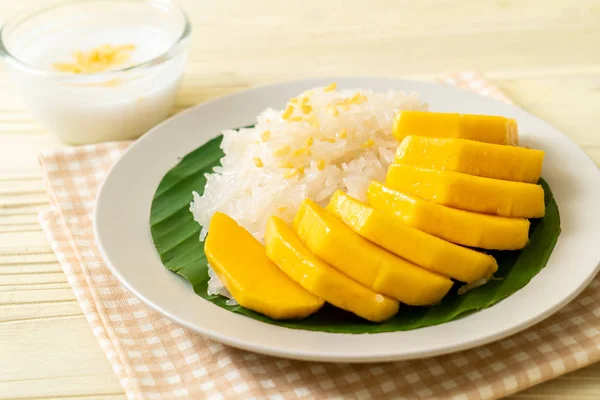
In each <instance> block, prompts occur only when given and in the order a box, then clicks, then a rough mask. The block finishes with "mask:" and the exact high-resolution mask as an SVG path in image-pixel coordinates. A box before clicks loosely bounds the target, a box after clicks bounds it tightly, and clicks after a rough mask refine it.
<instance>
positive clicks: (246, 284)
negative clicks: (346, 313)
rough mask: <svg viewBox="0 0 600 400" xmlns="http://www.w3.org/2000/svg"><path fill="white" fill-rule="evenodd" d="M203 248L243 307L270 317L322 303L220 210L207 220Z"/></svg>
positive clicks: (294, 314)
mask: <svg viewBox="0 0 600 400" xmlns="http://www.w3.org/2000/svg"><path fill="white" fill-rule="evenodd" d="M204 252H205V253H206V257H207V258H208V262H209V263H210V265H211V266H212V267H213V269H214V271H215V272H216V274H217V275H218V276H219V279H221V282H223V284H224V285H225V287H226V288H227V290H229V293H231V295H232V296H233V298H234V299H235V300H236V301H237V302H238V303H239V304H240V305H242V306H243V307H246V308H248V309H250V310H253V311H256V312H258V313H261V314H264V315H266V316H268V317H271V318H273V319H298V318H304V317H307V316H309V315H310V314H312V313H314V312H316V311H317V310H318V309H319V308H321V307H322V306H323V304H324V302H323V300H321V299H320V298H318V297H317V296H315V295H313V294H311V293H309V292H308V291H307V290H306V289H304V288H302V287H301V286H300V285H298V284H297V283H296V282H294V281H293V280H292V279H290V278H289V277H288V276H287V275H285V274H284V273H283V272H281V270H280V269H279V268H277V266H276V265H275V264H273V262H271V260H269V258H268V257H267V254H266V252H265V248H264V246H263V245H261V244H260V243H259V242H258V240H256V239H255V238H254V237H253V236H252V235H251V234H250V233H249V232H248V231H246V230H245V229H244V228H242V227H241V226H239V225H238V224H237V223H236V222H235V221H234V220H233V219H231V218H230V217H228V216H227V215H225V214H223V213H220V212H217V213H215V214H214V215H213V217H212V219H211V221H210V232H209V233H208V237H207V238H206V242H205V244H204Z"/></svg>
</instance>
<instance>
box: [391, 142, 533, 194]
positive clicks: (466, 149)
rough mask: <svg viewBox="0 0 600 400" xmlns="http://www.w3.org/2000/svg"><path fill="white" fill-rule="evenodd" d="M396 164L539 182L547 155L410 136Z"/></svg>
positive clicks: (400, 149)
mask: <svg viewBox="0 0 600 400" xmlns="http://www.w3.org/2000/svg"><path fill="white" fill-rule="evenodd" d="M395 162H396V163H397V164H410V165H414V166H416V167H421V168H429V169H443V170H447V171H454V172H462V173H464V174H469V175H476V176H482V177H485V178H494V179H503V180H506V181H515V182H527V183H536V182H537V181H538V179H540V175H541V173H542V164H543V162H544V152H543V151H541V150H533V149H526V148H523V147H516V146H502V145H499V144H489V143H481V142H476V141H473V140H464V139H448V138H430V137H423V136H407V137H405V138H404V140H402V143H400V146H398V149H397V151H396V159H395Z"/></svg>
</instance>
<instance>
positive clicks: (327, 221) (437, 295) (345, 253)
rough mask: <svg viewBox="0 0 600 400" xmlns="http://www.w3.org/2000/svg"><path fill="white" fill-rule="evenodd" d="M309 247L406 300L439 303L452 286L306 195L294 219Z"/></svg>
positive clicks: (354, 276)
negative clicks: (354, 229)
mask: <svg viewBox="0 0 600 400" xmlns="http://www.w3.org/2000/svg"><path fill="white" fill-rule="evenodd" d="M294 230H295V231H296V234H297V235H298V236H299V237H300V239H301V240H302V241H303V242H304V244H305V245H306V247H308V249H309V250H310V251H311V252H312V253H314V254H315V255H316V256H318V257H319V258H321V259H323V260H325V261H326V262H328V263H329V264H331V265H332V266H334V267H335V268H337V269H338V270H340V271H341V272H343V273H345V274H346V275H348V276H349V277H350V278H352V279H354V280H356V281H358V282H359V283H362V284H363V285H365V286H367V287H369V288H371V289H372V290H374V291H375V292H377V293H382V294H385V295H388V296H390V297H392V298H394V299H396V300H399V301H400V302H402V303H405V304H409V305H413V306H425V305H430V304H436V303H438V302H439V301H440V300H441V299H442V298H443V297H444V296H445V295H446V293H447V292H448V290H449V289H450V287H451V286H452V281H451V280H450V279H449V278H447V277H445V276H442V275H440V274H437V273H435V272H432V271H428V270H426V269H423V268H421V267H418V266H416V265H414V264H412V263H410V262H408V261H406V260H404V259H402V258H399V257H398V256H395V255H394V254H392V253H390V252H388V251H387V250H384V249H382V248H381V247H379V246H376V245H374V244H373V243H371V242H369V241H368V240H366V239H364V238H362V237H361V236H360V235H358V234H357V233H355V232H353V231H352V230H351V229H350V228H348V227H347V226H346V225H345V224H344V223H343V222H342V221H340V220H338V219H337V218H335V217H334V216H333V215H331V214H329V213H328V212H327V211H325V210H324V209H323V208H321V207H319V206H318V205H317V204H315V203H314V202H313V201H312V200H309V199H306V200H305V201H304V202H303V203H302V205H301V206H300V209H299V210H298V213H297V214H296V217H295V219H294Z"/></svg>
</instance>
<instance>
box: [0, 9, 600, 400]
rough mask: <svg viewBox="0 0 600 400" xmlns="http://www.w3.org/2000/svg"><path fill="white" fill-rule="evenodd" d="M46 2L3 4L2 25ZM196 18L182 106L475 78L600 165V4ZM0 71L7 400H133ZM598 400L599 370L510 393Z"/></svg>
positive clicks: (35, 147) (40, 145)
mask: <svg viewBox="0 0 600 400" xmlns="http://www.w3.org/2000/svg"><path fill="white" fill-rule="evenodd" d="M46 3H48V2H47V1H45V0H44V1H39V0H20V1H19V2H15V1H13V0H0V10H1V11H2V13H1V14H2V15H1V16H0V18H3V17H5V16H7V15H8V14H10V13H12V12H14V11H17V6H18V7H19V8H21V7H27V6H32V5H35V6H40V5H42V4H46ZM179 3H180V4H181V5H182V6H183V7H184V8H185V9H186V10H187V12H188V13H189V14H190V17H191V19H192V21H193V24H194V36H193V40H192V43H191V49H190V59H189V62H188V66H187V70H186V74H185V79H184V82H183V86H182V88H181V91H180V93H179V97H178V100H177V106H176V108H175V110H174V112H175V113H176V112H179V111H181V110H183V109H185V108H187V107H190V106H192V105H195V104H198V103H201V102H203V101H206V100H209V99H212V98H215V97H218V96H222V95H225V94H229V93H234V92H237V91H240V90H243V89H246V88H249V87H253V86H257V85H261V84H267V83H272V82H279V81H284V80H290V79H301V78H308V77H322V76H351V75H375V76H391V77H408V78H414V79H424V80H431V79H433V78H435V77H436V76H439V75H440V74H443V73H447V72H450V71H458V70H463V69H470V70H479V71H482V72H484V73H485V74H486V75H487V76H488V77H489V78H491V79H493V80H494V81H495V83H496V84H498V85H499V86H500V88H501V89H502V90H503V91H504V92H505V93H506V94H508V95H509V96H510V97H511V98H513V99H514V100H515V102H516V103H517V104H519V105H520V106H522V107H523V108H524V109H526V110H528V111H530V112H532V113H533V114H536V115H538V116H540V117H541V118H544V119H545V120H547V121H548V122H550V123H551V124H553V125H554V126H556V127H557V128H558V129H559V130H561V131H563V132H565V133H566V134H567V135H569V136H570V137H571V138H572V139H573V140H574V141H575V142H576V143H577V144H579V145H580V146H581V147H582V148H583V149H584V150H585V151H586V152H587V154H588V155H589V156H590V157H591V158H592V159H593V160H594V161H595V162H596V164H598V165H600V134H599V133H598V128H597V116H598V115H600V51H598V44H599V43H600V1H570V2H565V1H560V0H553V1H545V0H526V1H517V0H485V1H479V0H464V1H454V2H450V1H441V0H440V1H435V0H427V1H408V0H403V1H392V0H389V1H386V0H371V1H369V2H364V1H359V0H355V1H341V0H337V1H328V2H323V1H319V0H305V1H302V2H280V1H276V0H261V1H253V2H247V1H243V0H236V1H228V2H222V1H217V0H205V1H202V2H198V1H194V0H181V1H179ZM62 146H64V144H62V143H60V142H59V141H58V140H57V139H56V138H54V137H53V136H52V135H51V134H49V133H48V132H46V131H45V130H44V129H43V128H42V127H41V126H40V125H39V124H38V123H37V122H36V121H34V119H33V118H32V116H31V115H30V114H29V112H28V110H27V109H26V107H25V106H24V104H23V103H22V102H21V101H20V100H19V97H18V94H17V93H15V92H14V91H13V89H12V86H11V82H10V79H9V77H8V76H7V74H6V71H4V70H3V69H2V70H0V399H49V398H68V399H86V400H92V399H111V400H116V399H124V398H125V396H124V394H123V392H122V389H121V386H120V385H119V382H118V380H117V378H116V376H115V375H114V374H113V372H112V370H111V368H110V365H109V364H108V362H107V360H106V358H105V356H104V354H103V353H102V351H101V349H100V347H99V345H98V343H97V342H96V340H95V338H94V337H93V335H92V332H91V330H90V329H89V326H88V324H87V322H86V321H85V319H84V317H83V315H82V313H81V311H80V309H79V306H78V304H77V302H76V301H75V298H74V296H73V293H72V291H71V289H70V287H69V284H68V282H67V280H66V277H65V275H64V274H63V273H62V270H61V268H60V265H59V264H58V262H57V261H56V258H55V257H54V255H53V253H52V251H51V249H50V247H49V245H48V243H47V241H46V239H45V238H44V235H43V234H42V232H41V229H40V227H39V225H38V223H37V213H38V212H39V211H41V210H43V209H45V208H46V207H47V205H48V199H47V196H46V194H45V192H44V185H43V183H42V180H41V175H40V171H39V167H38V162H37V154H38V153H39V152H40V151H43V150H45V149H52V148H58V147H62ZM566 398H568V399H573V400H584V399H597V398H600V365H599V364H597V365H592V366H589V367H587V368H584V369H582V370H580V371H577V372H574V373H571V374H568V375H566V376H563V377H560V378H557V379H555V380H553V381H551V382H547V383H544V384H541V385H538V386H537V387H534V388H531V389H529V390H527V391H525V392H522V393H519V394H517V395H515V396H513V397H512V398H511V399H513V400H517V399H521V400H525V399H529V400H542V399H544V400H546V399H566Z"/></svg>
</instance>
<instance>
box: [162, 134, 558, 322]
mask: <svg viewBox="0 0 600 400" xmlns="http://www.w3.org/2000/svg"><path fill="white" fill-rule="evenodd" d="M221 139H222V136H219V137H217V138H215V139H213V140H211V141H209V142H207V143H206V144H204V145H203V146H201V147H199V148H198V149H196V150H194V151H192V152H191V153H189V154H188V155H186V156H185V157H184V158H183V159H182V160H181V161H180V162H179V163H178V164H177V165H176V166H175V167H173V168H172V169H171V170H170V171H169V172H168V173H167V174H166V175H165V176H164V178H163V179H162V181H161V182H160V184H159V186H158V189H157V190H156V193H155V196H154V199H153V202H152V209H151V213H150V228H151V233H152V238H153V240H154V245H155V246H156V250H157V252H158V254H159V255H160V258H161V260H162V262H163V264H164V265H165V267H166V268H168V269H169V270H171V271H173V272H175V273H177V274H179V275H181V276H182V277H184V278H185V279H186V280H188V281H189V282H190V283H191V284H192V286H193V288H194V291H195V292H196V293H197V294H198V295H199V296H201V297H202V298H204V299H206V300H207V301H210V302H212V303H214V304H216V305H218V306H219V307H222V308H225V309H227V310H230V311H232V312H236V313H239V314H243V315H245V316H247V317H249V318H254V319H256V320H259V321H263V322H266V323H269V324H274V325H279V326H284V327H288V328H294V329H306V330H313V331H324V332H334V333H354V334H358V333H377V332H391V331H405V330H410V329H416V328H421V327H426V326H432V325H438V324H442V323H444V322H448V321H451V320H453V319H456V318H458V317H462V316H465V315H467V314H469V313H472V312H474V311H477V310H481V309H483V308H486V307H489V306H491V305H493V304H495V303H497V302H498V301H500V300H502V299H504V298H506V297H507V296H510V295H511V294H513V293H515V292H516V291H517V290H519V289H521V288H522V287H523V286H525V285H526V284H527V283H528V282H529V281H530V280H531V279H532V278H533V277H534V276H535V275H536V274H537V273H538V272H540V270H541V269H542V268H544V266H545V265H546V263H547V261H548V259H549V257H550V254H551V253H552V249H553V248H554V245H555V244H556V240H557V239H558V236H559V234H560V217H559V213H558V207H557V205H556V202H555V200H554V197H553V196H552V192H551V191H550V188H549V187H548V184H547V183H546V182H545V181H544V180H543V179H541V180H540V182H539V183H540V184H541V185H542V186H543V188H544V192H545V203H546V215H545V216H544V217H543V218H541V219H534V220H532V221H531V228H530V233H529V237H530V241H529V244H528V245H527V246H526V247H525V248H524V249H522V250H520V251H496V252H490V253H491V254H492V255H493V256H494V257H495V258H496V260H497V261H498V265H499V268H498V272H497V274H496V275H495V278H494V280H492V281H490V282H489V283H487V284H486V285H484V286H481V287H478V288H476V289H473V290H471V291H470V292H468V293H466V294H463V295H458V294H457V293H456V292H457V288H458V287H459V284H458V283H457V284H456V285H455V287H454V288H453V289H452V290H451V292H450V293H449V294H448V295H447V296H446V297H445V298H444V300H443V301H442V302H441V303H440V304H439V305H436V306H431V307H409V306H403V307H401V309H400V311H399V312H398V314H397V315H396V316H395V317H393V318H391V319H390V320H388V321H386V322H384V323H381V324H375V323H371V322H368V321H365V320H363V319H361V318H358V317H356V316H354V315H353V314H350V313H348V312H345V311H342V310H340V309H337V308H335V307H333V306H330V305H326V306H325V307H323V308H322V309H321V310H320V311H318V312H317V313H315V314H313V315H312V316H310V317H308V318H305V319H303V320H300V321H275V320H272V319H270V318H268V317H265V316H263V315H261V314H258V313H255V312H253V311H251V310H248V309H246V308H244V307H241V306H239V305H236V306H230V305H227V304H226V299H225V298H223V297H220V296H210V295H208V294H207V291H206V289H207V284H208V267H207V261H206V256H205V254H204V245H203V243H202V242H200V241H199V235H200V226H199V225H198V224H197V223H196V222H195V221H194V219H193V217H192V214H191V212H190V211H189V205H190V202H191V201H192V191H197V192H198V193H200V194H202V192H203V190H204V185H205V184H206V178H205V177H204V174H206V173H210V172H211V171H212V169H213V167H215V166H217V165H219V160H220V159H221V157H222V156H223V151H222V150H221V149H220V147H219V145H220V143H221ZM181 306H182V307H186V305H185V304H182V305H181Z"/></svg>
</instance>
